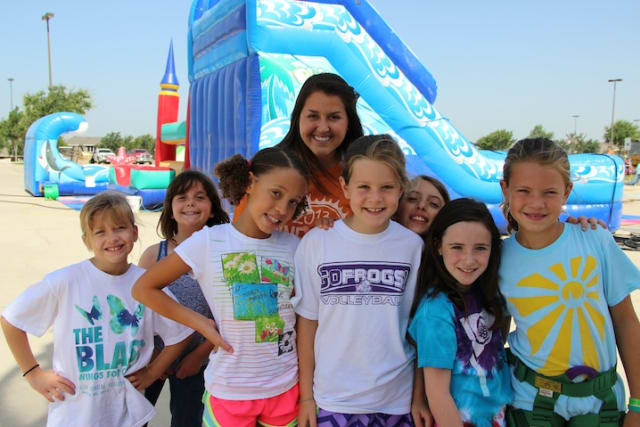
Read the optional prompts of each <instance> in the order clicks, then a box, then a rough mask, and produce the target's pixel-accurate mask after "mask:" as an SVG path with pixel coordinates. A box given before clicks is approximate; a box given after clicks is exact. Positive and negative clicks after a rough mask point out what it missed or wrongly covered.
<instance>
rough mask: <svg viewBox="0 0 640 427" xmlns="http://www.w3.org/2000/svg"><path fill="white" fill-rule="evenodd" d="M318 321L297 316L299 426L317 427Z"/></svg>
mask: <svg viewBox="0 0 640 427" xmlns="http://www.w3.org/2000/svg"><path fill="white" fill-rule="evenodd" d="M317 330H318V321H317V320H310V319H306V318H304V317H301V316H297V320H296V332H297V337H298V340H297V347H298V368H299V370H300V375H299V377H300V380H299V381H300V410H299V413H298V425H299V426H300V427H307V426H309V427H315V426H316V424H317V418H316V403H315V400H314V398H313V372H314V370H315V367H316V358H315V353H314V351H315V340H316V331H317Z"/></svg>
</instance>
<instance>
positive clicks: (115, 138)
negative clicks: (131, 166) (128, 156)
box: [100, 132, 156, 154]
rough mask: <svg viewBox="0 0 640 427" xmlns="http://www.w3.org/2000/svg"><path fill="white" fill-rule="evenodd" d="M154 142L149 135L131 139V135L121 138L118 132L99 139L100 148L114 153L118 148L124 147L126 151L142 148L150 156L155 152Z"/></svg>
mask: <svg viewBox="0 0 640 427" xmlns="http://www.w3.org/2000/svg"><path fill="white" fill-rule="evenodd" d="M155 145H156V140H155V138H154V137H152V136H151V135H149V134H145V135H141V136H137V137H135V138H134V137H133V136H131V135H127V136H122V135H121V134H120V132H109V133H108V134H106V135H105V136H103V137H102V138H101V139H100V147H105V148H109V149H111V151H113V152H114V153H115V152H117V151H118V148H120V147H124V148H125V149H127V150H131V149H132V148H144V149H145V150H147V151H148V152H150V153H151V154H153V153H154V151H155Z"/></svg>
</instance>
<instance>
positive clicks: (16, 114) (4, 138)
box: [0, 107, 25, 162]
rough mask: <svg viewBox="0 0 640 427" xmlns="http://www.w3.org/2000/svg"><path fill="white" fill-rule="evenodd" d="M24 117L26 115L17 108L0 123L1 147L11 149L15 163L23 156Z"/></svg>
mask: <svg viewBox="0 0 640 427" xmlns="http://www.w3.org/2000/svg"><path fill="white" fill-rule="evenodd" d="M23 116H24V113H23V112H22V111H20V110H19V109H18V107H16V108H14V109H13V110H11V111H10V112H9V116H8V117H7V118H6V119H4V120H3V121H1V122H0V146H3V147H10V148H11V151H12V152H13V161H14V162H15V161H17V160H18V155H19V154H22V148H21V147H23V146H24V137H25V132H24V131H23V130H22V127H21V125H20V123H21V121H22V120H23Z"/></svg>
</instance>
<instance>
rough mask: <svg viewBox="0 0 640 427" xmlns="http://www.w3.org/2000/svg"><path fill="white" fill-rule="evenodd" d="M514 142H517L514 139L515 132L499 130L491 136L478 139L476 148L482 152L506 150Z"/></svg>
mask: <svg viewBox="0 0 640 427" xmlns="http://www.w3.org/2000/svg"><path fill="white" fill-rule="evenodd" d="M514 142H516V139H515V138H514V137H513V132H511V131H510V130H506V129H498V130H497V131H495V132H491V133H490V134H489V135H485V136H483V137H482V138H478V140H477V141H476V146H477V147H478V148H479V149H481V150H506V149H508V148H509V147H511V145H512V144H513V143H514Z"/></svg>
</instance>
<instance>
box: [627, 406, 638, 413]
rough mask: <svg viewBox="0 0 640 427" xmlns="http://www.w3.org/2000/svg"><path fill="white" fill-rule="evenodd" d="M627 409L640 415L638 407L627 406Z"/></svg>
mask: <svg viewBox="0 0 640 427" xmlns="http://www.w3.org/2000/svg"><path fill="white" fill-rule="evenodd" d="M627 408H629V410H630V411H633V412H638V413H640V406H636V405H627Z"/></svg>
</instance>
